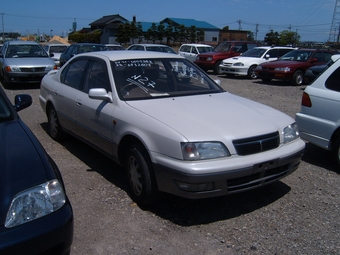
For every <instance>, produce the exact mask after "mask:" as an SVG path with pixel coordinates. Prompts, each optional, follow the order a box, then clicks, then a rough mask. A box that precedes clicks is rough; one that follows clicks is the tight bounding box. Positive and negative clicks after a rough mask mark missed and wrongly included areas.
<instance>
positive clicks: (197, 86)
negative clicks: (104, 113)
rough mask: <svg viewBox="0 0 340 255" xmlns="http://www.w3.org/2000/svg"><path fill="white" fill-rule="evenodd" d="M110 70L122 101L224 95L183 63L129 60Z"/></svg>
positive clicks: (190, 64) (182, 61) (202, 75)
mask: <svg viewBox="0 0 340 255" xmlns="http://www.w3.org/2000/svg"><path fill="white" fill-rule="evenodd" d="M111 67H112V72H113V76H114V79H115V84H116V90H117V93H118V95H119V96H120V98H121V99H122V100H141V99H156V98H161V97H176V96H189V95H197V94H211V93H220V92H224V90H223V89H222V88H221V87H220V86H218V85H217V84H216V83H215V82H214V81H213V80H211V78H210V77H209V76H208V75H207V74H206V73H205V72H202V71H201V70H200V69H198V68H197V67H196V66H195V65H193V64H192V63H190V61H188V60H186V59H172V58H171V59H131V60H130V59H129V60H120V61H115V62H112V63H111Z"/></svg>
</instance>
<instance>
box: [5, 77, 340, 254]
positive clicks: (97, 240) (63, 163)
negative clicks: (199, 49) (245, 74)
mask: <svg viewBox="0 0 340 255" xmlns="http://www.w3.org/2000/svg"><path fill="white" fill-rule="evenodd" d="M211 76H212V77H213V78H214V79H216V78H218V79H220V80H221V82H222V86H223V87H224V88H225V89H226V90H227V91H229V92H231V93H234V94H237V95H241V96H244V97H247V98H250V99H253V100H255V101H259V102H262V103H264V104H267V105H270V106H272V107H274V108H277V109H279V110H281V111H283V112H285V113H287V114H289V115H290V116H292V117H294V116H295V113H296V112H298V111H299V109H300V101H301V95H302V92H303V89H304V87H305V86H299V87H294V86H290V85H289V84H285V83H282V82H272V83H271V84H270V85H265V84H262V83H261V82H260V80H253V81H251V80H247V79H245V78H238V77H235V78H233V79H230V78H226V77H225V76H219V77H218V76H214V75H212V74H211ZM6 93H7V94H8V96H9V98H10V99H11V100H13V98H14V95H15V94H19V93H28V94H31V95H32V97H33V99H34V103H33V106H31V107H29V108H28V109H26V110H23V111H21V112H20V116H21V117H22V119H23V120H24V121H25V122H26V123H27V124H28V126H29V127H30V128H31V129H32V131H33V132H34V133H35V135H36V136H37V137H38V139H39V140H40V141H41V143H42V144H43V146H44V147H45V148H46V150H47V152H48V153H49V154H50V155H51V156H52V158H53V159H54V160H55V161H56V163H57V165H58V166H59V168H60V170H61V172H62V174H63V177H64V181H65V184H66V189H67V193H68V196H69V198H70V200H71V203H72V205H73V209H74V216H75V224H74V227H75V229H74V230H75V232H74V241H73V245H72V250H71V255H76V254H82V255H84V254H176V255H177V254H186V255H191V254H195V255H197V254H206V255H213V254H340V221H339V215H340V209H339V205H340V199H339V189H340V188H339V187H340V176H339V174H338V173H337V172H336V171H335V169H334V168H333V165H332V163H331V158H330V153H328V152H326V151H323V150H321V149H319V148H317V147H315V146H312V145H309V144H307V145H306V152H305V155H304V157H303V159H302V162H301V165H300V168H299V169H298V170H297V171H296V172H294V173H293V174H291V175H290V176H288V177H286V178H284V179H283V180H281V181H280V182H277V183H275V184H272V185H269V186H267V187H264V188H261V189H257V190H255V191H251V192H247V193H242V194H237V195H232V196H227V197H220V198H214V199H206V200H186V199H181V198H177V197H174V196H170V195H166V196H164V198H163V200H162V201H161V202H160V203H159V204H157V205H156V206H154V207H153V208H150V209H149V210H143V209H142V208H140V207H138V206H137V205H136V204H134V203H133V202H132V200H131V199H130V197H129V196H128V193H127V192H128V186H127V183H126V182H125V179H124V174H123V171H122V169H121V168H120V167H119V166H118V165H117V164H115V163H113V162H112V161H111V160H109V159H108V158H106V157H104V156H102V155H101V154H99V153H98V152H96V151H95V150H93V149H91V148H90V147H88V146H86V145H84V144H83V143H81V142H79V141H77V140H76V139H74V138H71V137H69V138H68V139H67V140H66V141H63V142H62V143H57V142H55V141H53V140H52V139H51V138H50V137H49V136H48V134H47V133H46V121H47V119H46V117H45V116H44V114H43V111H42V109H41V108H40V105H39V102H38V95H39V87H38V86H35V87H27V86H21V87H20V88H18V89H15V90H6ZM216 110H219V111H232V110H233V109H216Z"/></svg>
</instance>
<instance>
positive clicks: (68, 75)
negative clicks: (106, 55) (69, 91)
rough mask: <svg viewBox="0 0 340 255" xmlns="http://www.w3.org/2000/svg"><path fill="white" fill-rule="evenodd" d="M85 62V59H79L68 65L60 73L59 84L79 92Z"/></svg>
mask: <svg viewBox="0 0 340 255" xmlns="http://www.w3.org/2000/svg"><path fill="white" fill-rule="evenodd" d="M87 62H88V61H87V60H86V59H80V60H76V61H74V62H72V63H70V64H69V65H68V66H67V67H66V68H65V69H64V70H63V72H62V73H61V77H60V81H61V83H64V84H65V85H68V86H70V87H72V88H75V89H79V90H80V89H81V87H82V86H81V80H82V77H83V73H84V70H85V67H86V64H87Z"/></svg>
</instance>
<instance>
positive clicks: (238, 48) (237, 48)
mask: <svg viewBox="0 0 340 255" xmlns="http://www.w3.org/2000/svg"><path fill="white" fill-rule="evenodd" d="M247 50H248V48H247V44H246V43H235V45H234V47H233V51H234V52H237V53H243V52H246V51H247Z"/></svg>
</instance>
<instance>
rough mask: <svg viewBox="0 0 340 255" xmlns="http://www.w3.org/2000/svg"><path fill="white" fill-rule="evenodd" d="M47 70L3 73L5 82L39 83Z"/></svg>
mask: <svg viewBox="0 0 340 255" xmlns="http://www.w3.org/2000/svg"><path fill="white" fill-rule="evenodd" d="M46 74H47V72H30V73H28V72H20V73H19V72H18V73H15V72H11V73H8V72H6V73H4V79H5V81H6V82H7V83H40V82H41V80H42V78H43V77H44V76H45V75H46Z"/></svg>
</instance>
